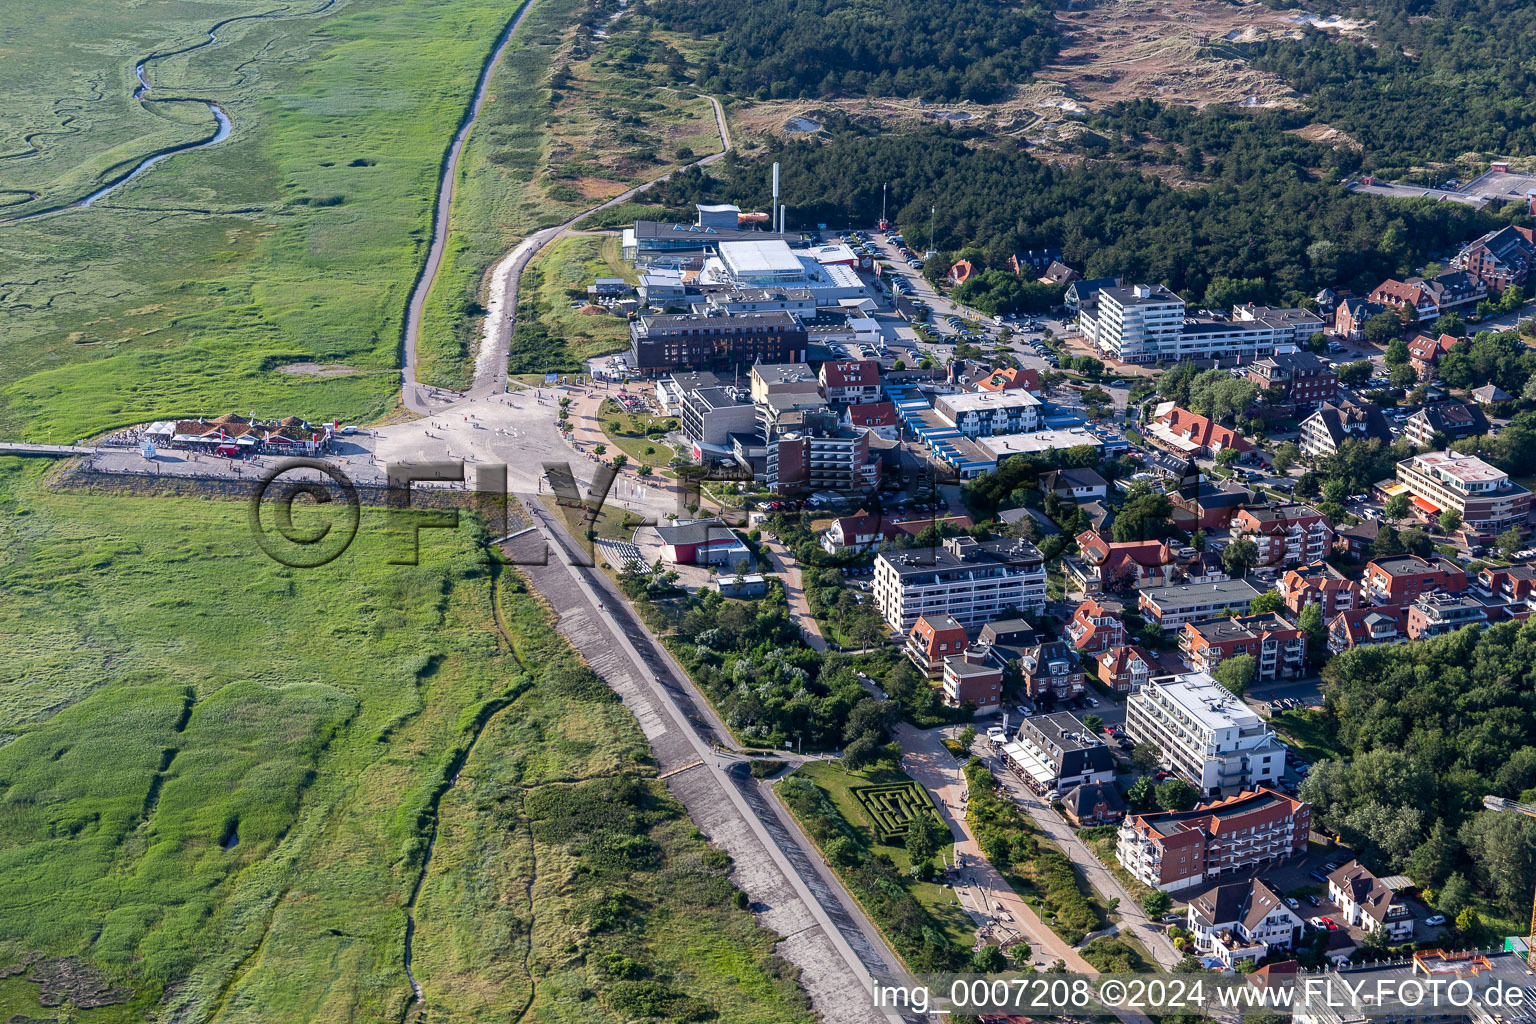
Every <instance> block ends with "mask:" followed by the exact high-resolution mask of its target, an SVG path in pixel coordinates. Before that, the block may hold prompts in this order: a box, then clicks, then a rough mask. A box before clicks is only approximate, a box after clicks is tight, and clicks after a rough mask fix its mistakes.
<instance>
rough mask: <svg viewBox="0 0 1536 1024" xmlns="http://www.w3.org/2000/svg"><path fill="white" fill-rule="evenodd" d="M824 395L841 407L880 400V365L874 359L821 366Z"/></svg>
mask: <svg viewBox="0 0 1536 1024" xmlns="http://www.w3.org/2000/svg"><path fill="white" fill-rule="evenodd" d="M819 378H820V381H821V390H822V394H823V395H825V396H826V399H827V401H829V402H834V403H837V404H839V405H861V404H864V403H867V402H876V401H879V400H880V364H879V363H877V362H875V361H874V360H873V359H859V360H856V361H842V362H833V361H831V360H829V361H827V362H825V363H822V364H821V373H820V374H819Z"/></svg>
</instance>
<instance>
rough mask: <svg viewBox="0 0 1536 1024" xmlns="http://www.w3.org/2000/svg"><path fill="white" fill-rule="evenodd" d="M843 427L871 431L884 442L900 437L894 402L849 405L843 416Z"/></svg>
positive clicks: (899, 421) (899, 423) (899, 422)
mask: <svg viewBox="0 0 1536 1024" xmlns="http://www.w3.org/2000/svg"><path fill="white" fill-rule="evenodd" d="M843 425H844V426H846V427H848V428H849V429H864V430H872V431H874V433H875V436H876V437H879V438H881V439H883V440H886V441H895V440H898V439H899V438H900V437H901V419H900V417H898V416H897V415H896V403H894V402H868V403H865V404H863V405H850V406H848V409H847V411H846V412H845V413H844V414H843Z"/></svg>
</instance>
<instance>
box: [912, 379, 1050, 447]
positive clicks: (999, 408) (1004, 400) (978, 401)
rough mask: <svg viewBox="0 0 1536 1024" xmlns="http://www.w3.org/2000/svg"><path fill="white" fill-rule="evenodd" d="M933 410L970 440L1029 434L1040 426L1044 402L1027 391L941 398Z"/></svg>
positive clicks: (974, 392) (968, 394)
mask: <svg viewBox="0 0 1536 1024" xmlns="http://www.w3.org/2000/svg"><path fill="white" fill-rule="evenodd" d="M933 409H934V412H937V413H938V414H939V416H940V417H941V418H942V419H943V420H944V421H945V422H947V423H951V424H953V425H954V428H955V429H956V430H958V431H960V433H961V434H962V435H963V436H965V437H969V438H977V437H993V436H1001V435H1006V434H1027V433H1029V432H1031V431H1034V430H1037V429H1039V426H1040V399H1038V398H1036V397H1035V396H1034V395H1032V394H1030V393H1029V392H1028V391H1025V390H1024V389H1023V388H1011V389H1009V390H1006V391H963V392H961V393H960V394H957V395H939V396H938V397H937V398H935V399H934V400H933Z"/></svg>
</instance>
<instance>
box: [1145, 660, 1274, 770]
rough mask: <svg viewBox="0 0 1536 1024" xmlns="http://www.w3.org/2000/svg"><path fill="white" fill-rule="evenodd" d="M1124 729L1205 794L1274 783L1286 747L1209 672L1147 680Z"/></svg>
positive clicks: (1246, 706)
mask: <svg viewBox="0 0 1536 1024" xmlns="http://www.w3.org/2000/svg"><path fill="white" fill-rule="evenodd" d="M1125 731H1126V734H1127V735H1128V736H1130V738H1131V739H1132V740H1133V741H1134V742H1136V743H1147V742H1150V743H1152V744H1153V745H1155V746H1156V747H1157V749H1158V751H1159V753H1160V754H1161V755H1162V761H1163V763H1164V764H1165V765H1167V766H1168V767H1170V768H1171V769H1173V770H1174V771H1177V772H1178V773H1179V774H1181V775H1183V776H1184V777H1185V778H1187V779H1188V780H1189V781H1190V782H1192V783H1194V784H1195V786H1196V787H1198V788H1199V790H1200V792H1201V793H1202V794H1206V795H1212V796H1214V795H1219V794H1223V793H1236V792H1238V791H1240V790H1245V789H1254V788H1256V787H1258V786H1266V785H1272V784H1274V783H1275V782H1277V781H1278V780H1279V779H1280V776H1281V775H1283V774H1284V773H1285V746H1284V744H1282V743H1281V742H1280V741H1279V740H1278V739H1276V738H1275V734H1274V732H1272V731H1271V730H1270V728H1269V727H1268V726H1267V725H1265V724H1264V722H1263V720H1262V719H1260V718H1259V716H1258V715H1257V714H1255V713H1254V712H1253V711H1252V710H1251V709H1250V708H1249V707H1248V705H1246V704H1244V703H1243V702H1242V701H1241V700H1239V699H1238V698H1237V696H1236V695H1234V694H1233V693H1232V691H1230V690H1228V689H1227V688H1226V687H1224V686H1222V685H1221V684H1220V683H1218V682H1216V680H1215V679H1213V678H1211V677H1210V676H1209V675H1207V674H1206V673H1204V672H1189V673H1185V674H1184V675H1178V676H1169V677H1163V678H1159V679H1151V680H1148V682H1147V683H1146V685H1145V686H1143V687H1142V688H1141V689H1140V690H1138V691H1137V692H1135V693H1133V694H1131V695H1130V697H1128V698H1127V699H1126V702H1125Z"/></svg>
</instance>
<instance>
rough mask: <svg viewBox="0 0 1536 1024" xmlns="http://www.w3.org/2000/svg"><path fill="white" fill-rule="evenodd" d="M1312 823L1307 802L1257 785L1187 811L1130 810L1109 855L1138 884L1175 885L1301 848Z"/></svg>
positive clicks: (1170, 888)
mask: <svg viewBox="0 0 1536 1024" xmlns="http://www.w3.org/2000/svg"><path fill="white" fill-rule="evenodd" d="M1311 827H1312V805H1311V804H1307V803H1303V802H1302V801H1300V800H1296V799H1293V798H1291V797H1288V796H1286V795H1285V794H1283V793H1278V792H1276V791H1274V790H1272V789H1262V788H1261V789H1259V790H1256V791H1254V792H1248V793H1239V794H1237V795H1236V796H1232V797H1228V798H1227V799H1225V800H1218V801H1216V802H1215V803H1210V804H1206V805H1204V806H1203V807H1196V808H1195V809H1194V810H1190V811H1164V812H1161V813H1158V814H1133V815H1131V816H1130V817H1129V818H1127V819H1126V821H1125V824H1123V825H1121V826H1120V835H1119V842H1118V844H1117V846H1116V849H1115V856H1116V858H1117V859H1118V860H1119V861H1120V864H1121V866H1122V867H1124V868H1125V869H1126V870H1127V871H1129V872H1130V873H1131V874H1132V875H1133V876H1135V878H1136V879H1137V880H1138V881H1140V882H1141V883H1143V884H1144V885H1149V886H1151V887H1152V888H1154V889H1161V890H1162V891H1164V892H1178V891H1180V890H1183V889H1188V888H1191V887H1193V886H1196V885H1200V884H1202V883H1205V882H1210V881H1214V880H1216V879H1219V878H1221V877H1222V876H1224V875H1231V874H1236V873H1238V872H1241V871H1252V870H1254V869H1257V868H1262V867H1265V866H1268V865H1272V864H1278V863H1280V862H1281V861H1284V860H1288V859H1289V858H1291V857H1293V856H1295V855H1296V854H1300V853H1305V852H1306V849H1307V834H1308V832H1309V831H1310V830H1311Z"/></svg>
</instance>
